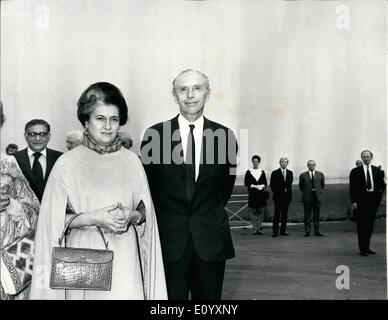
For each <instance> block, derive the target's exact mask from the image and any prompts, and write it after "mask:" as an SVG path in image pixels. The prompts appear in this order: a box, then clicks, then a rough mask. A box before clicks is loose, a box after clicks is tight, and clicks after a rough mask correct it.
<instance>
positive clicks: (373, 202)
mask: <svg viewBox="0 0 388 320" xmlns="http://www.w3.org/2000/svg"><path fill="white" fill-rule="evenodd" d="M361 159H362V162H363V165H362V166H361V167H356V168H354V169H352V171H351V172H350V175H349V191H350V201H351V203H352V209H353V210H354V212H355V215H354V219H355V221H356V224H357V236H358V247H359V250H360V254H361V255H362V256H368V255H369V254H376V252H374V251H373V250H372V249H371V248H370V239H371V237H372V233H373V228H374V223H375V219H376V213H377V209H378V207H379V205H380V202H381V198H382V196H383V193H384V190H385V187H386V184H385V182H384V175H383V174H381V170H380V169H379V168H378V167H375V166H373V165H372V164H371V162H372V159H373V153H372V152H371V151H369V150H364V151H363V152H362V153H361Z"/></svg>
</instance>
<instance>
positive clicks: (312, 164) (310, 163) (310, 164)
mask: <svg viewBox="0 0 388 320" xmlns="http://www.w3.org/2000/svg"><path fill="white" fill-rule="evenodd" d="M307 167H308V168H309V170H310V171H314V170H315V162H314V161H309V162H308V163H307Z"/></svg>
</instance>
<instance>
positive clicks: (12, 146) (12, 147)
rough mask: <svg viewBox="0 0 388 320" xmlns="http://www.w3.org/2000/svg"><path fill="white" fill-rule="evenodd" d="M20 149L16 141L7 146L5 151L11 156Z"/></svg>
mask: <svg viewBox="0 0 388 320" xmlns="http://www.w3.org/2000/svg"><path fill="white" fill-rule="evenodd" d="M18 151H19V147H18V145H17V144H15V143H10V144H9V145H8V146H7V148H5V153H6V154H7V155H9V156H11V155H13V154H14V153H16V152H18Z"/></svg>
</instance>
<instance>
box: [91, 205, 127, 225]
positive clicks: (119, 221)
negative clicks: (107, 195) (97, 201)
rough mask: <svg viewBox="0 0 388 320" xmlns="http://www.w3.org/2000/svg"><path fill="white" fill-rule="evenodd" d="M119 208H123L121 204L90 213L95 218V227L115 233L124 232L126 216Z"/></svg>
mask: <svg viewBox="0 0 388 320" xmlns="http://www.w3.org/2000/svg"><path fill="white" fill-rule="evenodd" d="M119 206H121V203H116V204H114V205H111V206H108V207H105V208H101V209H98V210H95V211H92V212H90V213H88V214H90V215H92V216H93V222H94V223H93V225H96V226H98V227H101V228H104V229H108V230H111V231H113V232H118V231H119V230H122V229H123V228H124V227H125V224H124V223H123V218H124V217H125V215H124V213H123V211H122V210H121V209H120V208H119Z"/></svg>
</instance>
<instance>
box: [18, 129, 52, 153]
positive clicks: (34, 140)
mask: <svg viewBox="0 0 388 320" xmlns="http://www.w3.org/2000/svg"><path fill="white" fill-rule="evenodd" d="M24 137H25V138H26V141H27V144H28V147H29V148H30V149H31V150H32V151H34V152H41V151H42V150H44V149H45V148H46V146H47V144H48V142H49V140H50V132H48V131H47V129H46V127H45V126H44V125H42V124H36V125H34V126H31V127H29V128H28V129H27V131H26V132H25V133H24Z"/></svg>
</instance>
